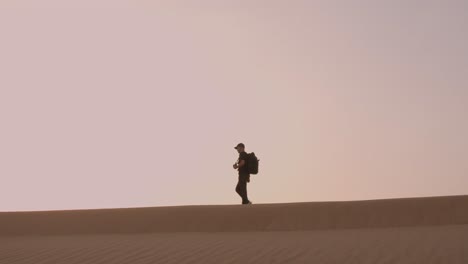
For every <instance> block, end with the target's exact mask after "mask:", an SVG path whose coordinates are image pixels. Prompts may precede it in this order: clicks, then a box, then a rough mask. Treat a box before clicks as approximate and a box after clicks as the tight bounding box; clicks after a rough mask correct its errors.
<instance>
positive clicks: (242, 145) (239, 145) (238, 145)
mask: <svg viewBox="0 0 468 264" xmlns="http://www.w3.org/2000/svg"><path fill="white" fill-rule="evenodd" d="M239 147H242V148H245V145H244V143H239V144H237V146H235V147H234V148H235V149H237V148H239Z"/></svg>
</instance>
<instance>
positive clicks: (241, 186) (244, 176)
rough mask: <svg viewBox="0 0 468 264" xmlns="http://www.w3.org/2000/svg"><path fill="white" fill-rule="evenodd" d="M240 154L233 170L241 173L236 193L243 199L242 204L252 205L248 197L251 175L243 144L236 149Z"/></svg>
mask: <svg viewBox="0 0 468 264" xmlns="http://www.w3.org/2000/svg"><path fill="white" fill-rule="evenodd" d="M234 148H235V149H236V150H237V152H239V159H238V160H237V162H236V163H234V165H233V168H234V169H236V170H238V171H239V181H238V182H237V186H236V192H237V193H238V194H239V196H240V197H241V198H242V204H252V203H251V202H250V201H249V198H248V197H247V183H248V182H250V173H249V169H248V168H247V158H248V156H247V153H246V152H245V145H244V144H243V143H239V144H237V146H235V147H234Z"/></svg>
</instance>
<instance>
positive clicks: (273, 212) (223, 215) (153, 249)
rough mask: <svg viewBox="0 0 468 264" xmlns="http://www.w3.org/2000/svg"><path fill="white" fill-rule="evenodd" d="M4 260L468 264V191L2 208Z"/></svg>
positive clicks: (1, 257) (0, 224)
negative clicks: (328, 198)
mask: <svg viewBox="0 0 468 264" xmlns="http://www.w3.org/2000/svg"><path fill="white" fill-rule="evenodd" d="M0 263H1V264H3V263H9V264H10V263H136V264H143V263H364V264H365V263H369V264H370V263H460V264H466V263H468V196H451V197H431V198H410V199H392V200H374V201H353V202H319V203H297V204H265V205H253V206H241V205H228V206H181V207H160V208H133V209H107V210H79V211H49V212H6V213H0Z"/></svg>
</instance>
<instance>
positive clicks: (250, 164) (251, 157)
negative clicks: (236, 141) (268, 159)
mask: <svg viewBox="0 0 468 264" xmlns="http://www.w3.org/2000/svg"><path fill="white" fill-rule="evenodd" d="M247 155H248V158H247V169H249V173H250V174H257V173H258V163H259V161H260V160H259V159H258V158H257V156H255V153H253V152H252V153H249V154H247Z"/></svg>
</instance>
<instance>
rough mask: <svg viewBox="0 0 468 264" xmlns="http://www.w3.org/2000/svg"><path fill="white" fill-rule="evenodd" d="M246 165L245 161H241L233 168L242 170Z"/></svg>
mask: <svg viewBox="0 0 468 264" xmlns="http://www.w3.org/2000/svg"><path fill="white" fill-rule="evenodd" d="M244 165H245V160H240V161H239V163H235V164H234V166H233V168H234V169H238V168H240V167H242V166H244Z"/></svg>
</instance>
